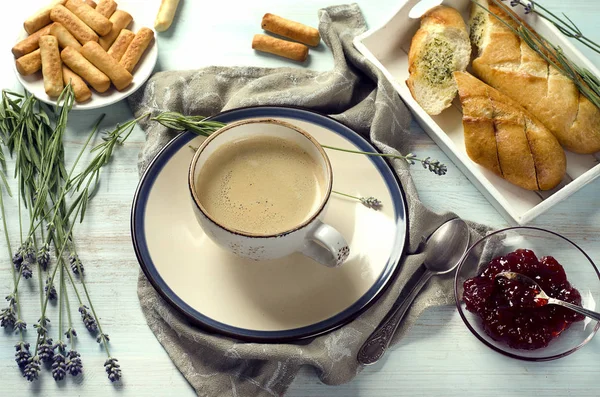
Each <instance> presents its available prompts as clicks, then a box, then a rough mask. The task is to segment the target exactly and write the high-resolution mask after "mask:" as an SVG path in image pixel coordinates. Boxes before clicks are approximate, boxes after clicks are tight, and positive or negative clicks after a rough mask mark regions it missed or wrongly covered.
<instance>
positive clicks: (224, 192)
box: [196, 136, 326, 235]
mask: <svg viewBox="0 0 600 397" xmlns="http://www.w3.org/2000/svg"><path fill="white" fill-rule="evenodd" d="M325 185H326V182H325V175H324V170H323V167H322V166H321V165H320V163H319V162H318V161H317V160H315V159H314V158H313V157H312V156H311V155H310V154H308V153H307V152H306V151H304V150H303V149H302V148H301V147H300V146H299V145H298V144H296V143H294V142H291V141H289V140H286V139H282V138H277V137H273V136H255V137H251V138H244V139H240V140H237V141H233V142H230V143H227V144H225V145H223V146H222V147H219V148H218V149H217V150H215V152H214V153H212V154H211V155H210V157H208V159H207V160H206V162H205V163H204V164H203V165H202V168H201V170H200V172H199V174H198V178H197V180H196V190H197V194H198V199H199V201H200V204H201V205H202V207H204V209H205V211H206V213H207V214H208V215H209V216H210V217H211V218H212V219H213V220H214V221H215V222H217V223H219V224H221V225H222V226H224V227H225V228H227V229H230V230H234V231H240V232H242V233H250V234H257V235H273V234H278V233H282V232H286V231H289V230H292V229H294V228H295V227H297V226H299V225H301V224H302V223H304V222H305V221H307V220H308V219H309V218H310V217H311V216H312V215H314V213H315V212H316V211H317V210H318V208H319V206H320V205H321V203H322V201H323V198H324V196H325V194H326V186H325Z"/></svg>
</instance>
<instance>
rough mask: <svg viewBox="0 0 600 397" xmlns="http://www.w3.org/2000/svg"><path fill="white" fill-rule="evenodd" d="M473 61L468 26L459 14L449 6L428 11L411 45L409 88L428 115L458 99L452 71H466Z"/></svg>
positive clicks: (439, 111) (438, 112) (438, 111)
mask: <svg viewBox="0 0 600 397" xmlns="http://www.w3.org/2000/svg"><path fill="white" fill-rule="evenodd" d="M470 58H471V45H470V43H469V35H468V33H467V27H466V25H465V22H464V21H463V19H462V17H461V15H460V14H459V13H458V11H456V10H455V9H454V8H451V7H446V6H437V7H434V8H432V9H431V10H429V11H427V13H425V14H424V15H423V17H422V18H421V27H420V28H419V30H417V32H416V33H415V35H414V36H413V38H412V42H411V44H410V51H409V53H408V71H409V73H410V75H409V77H408V79H407V80H406V85H407V86H408V89H409V90H410V92H411V94H412V96H413V98H415V100H416V101H417V102H418V103H419V105H421V107H422V108H423V109H424V110H425V111H426V112H427V113H428V114H431V115H436V114H440V113H441V112H442V110H444V109H446V108H447V107H449V106H450V104H451V103H452V100H453V99H454V97H455V96H456V83H455V82H454V80H453V78H452V72H454V71H457V70H459V71H464V70H465V69H466V68H467V65H468V64H469V60H470Z"/></svg>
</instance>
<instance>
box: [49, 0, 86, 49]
mask: <svg viewBox="0 0 600 397" xmlns="http://www.w3.org/2000/svg"><path fill="white" fill-rule="evenodd" d="M50 18H51V19H52V20H53V21H54V22H58V23H60V24H61V25H63V26H64V27H65V28H67V30H68V31H69V32H71V34H72V35H73V36H75V38H76V39H77V41H79V42H80V43H81V44H85V43H87V42H88V41H98V35H97V34H96V33H95V32H94V31H93V30H92V28H90V27H89V26H87V25H86V24H85V23H84V22H83V21H82V20H81V19H79V18H78V17H77V16H76V15H75V14H73V13H72V12H71V11H69V10H68V9H67V8H66V7H65V6H61V5H58V6H56V7H54V8H53V9H52V11H50Z"/></svg>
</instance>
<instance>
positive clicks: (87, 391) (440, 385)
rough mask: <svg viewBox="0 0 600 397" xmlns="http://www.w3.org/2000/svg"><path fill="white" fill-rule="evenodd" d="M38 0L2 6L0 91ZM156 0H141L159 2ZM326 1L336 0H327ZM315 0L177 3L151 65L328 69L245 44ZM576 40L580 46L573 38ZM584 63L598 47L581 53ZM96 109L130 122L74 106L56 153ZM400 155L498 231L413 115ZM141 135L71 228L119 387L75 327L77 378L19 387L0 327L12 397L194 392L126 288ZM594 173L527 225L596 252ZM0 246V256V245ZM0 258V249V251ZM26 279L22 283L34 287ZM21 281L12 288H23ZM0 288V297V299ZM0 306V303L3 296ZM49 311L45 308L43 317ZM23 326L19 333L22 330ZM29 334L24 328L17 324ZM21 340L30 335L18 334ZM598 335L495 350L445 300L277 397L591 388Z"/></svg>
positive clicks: (425, 196)
mask: <svg viewBox="0 0 600 397" xmlns="http://www.w3.org/2000/svg"><path fill="white" fill-rule="evenodd" d="M540 1H542V2H543V4H544V5H546V6H547V7H550V8H551V9H552V10H553V11H556V12H566V13H567V14H568V15H569V16H570V17H571V18H572V19H573V20H574V21H576V22H577V24H578V25H579V27H580V28H581V29H582V30H583V31H584V32H586V33H587V34H588V35H589V36H592V37H595V38H596V40H597V41H600V29H599V28H598V26H599V25H598V22H597V21H598V18H600V8H598V6H597V3H596V2H594V1H591V0H570V1H564V0H540ZM44 2H45V1H43V0H24V1H20V2H10V8H9V6H8V5H7V4H5V5H3V7H2V11H3V18H2V25H1V26H0V32H1V34H0V44H1V48H0V87H1V88H8V89H14V90H17V89H21V88H20V87H19V85H18V83H17V81H16V78H15V77H14V72H13V66H12V61H13V60H12V55H11V54H10V51H9V50H10V48H11V47H12V45H13V43H14V40H15V37H16V35H17V32H18V30H19V29H20V26H21V23H22V21H23V20H24V19H25V18H26V17H27V16H28V14H30V13H31V12H32V10H34V9H37V8H38V7H39V5H41V4H43V3H44ZM358 2H359V4H360V6H361V8H362V10H363V12H364V15H365V18H366V20H367V23H368V24H369V26H370V27H376V26H379V25H380V24H382V23H384V22H385V21H386V20H387V18H389V17H391V16H392V15H393V13H394V12H395V11H396V10H397V8H398V7H399V6H400V3H401V2H402V1H401V0H379V1H366V0H359V1H358ZM159 3H160V2H159V1H158V0H148V1H147V6H148V7H155V8H158V4H159ZM334 3H335V2H334ZM330 4H331V1H327V0H305V1H302V2H300V1H276V0H259V1H254V2H251V1H236V2H233V1H211V2H209V1H199V0H194V1H192V0H183V1H182V9H181V10H180V12H179V15H178V17H177V21H176V25H175V28H174V29H172V30H171V31H170V32H168V33H166V34H162V35H160V36H159V38H158V40H159V48H160V55H159V64H158V69H159V70H171V69H193V68H200V67H203V66H209V65H253V66H272V67H276V66H290V65H291V66H294V67H309V68H311V69H316V70H328V69H330V68H331V67H332V58H331V54H330V52H329V50H327V51H323V52H315V53H313V55H312V56H311V61H310V63H309V64H308V65H306V66H297V65H294V64H291V63H289V62H287V61H285V60H280V59H275V58H274V57H266V56H262V55H258V54H255V53H254V52H253V51H252V50H251V49H250V41H251V38H252V35H253V34H254V33H258V32H260V22H259V21H260V19H261V17H262V15H263V14H264V13H265V12H271V13H275V14H279V15H283V16H288V17H291V18H293V19H295V20H298V21H302V22H304V23H307V24H310V25H316V24H317V22H318V19H317V10H318V9H319V8H322V7H324V6H327V5H330ZM579 48H582V47H581V46H579ZM583 52H584V53H585V54H586V55H587V56H589V57H590V59H591V60H592V62H594V63H595V64H598V63H599V61H600V56H599V55H598V54H593V53H592V52H591V51H589V50H586V49H583ZM100 113H106V114H107V117H106V119H105V122H104V125H105V126H107V128H108V127H110V126H114V125H115V124H116V123H120V122H124V121H126V120H129V119H130V118H131V113H130V111H129V108H128V107H127V105H126V104H125V103H124V102H121V103H118V104H116V105H113V106H110V107H108V108H105V109H102V110H99V111H86V112H73V113H72V114H71V115H70V116H69V129H68V136H67V138H66V142H67V143H66V148H67V157H68V160H69V161H72V160H73V157H74V155H75V154H76V153H77V152H78V148H80V147H81V144H82V141H83V139H84V137H85V136H86V134H87V132H88V131H89V128H90V125H91V124H92V122H93V120H94V119H95V118H96V117H97V116H98V115H99V114H100ZM413 128H414V129H415V130H416V131H415V136H416V137H417V139H416V140H415V142H414V145H415V146H414V148H413V151H414V152H415V153H419V154H420V155H423V156H425V155H428V156H432V157H433V158H437V159H440V160H441V161H443V162H445V163H446V164H447V165H448V174H447V175H446V176H444V177H438V176H435V175H433V174H431V173H429V172H427V171H425V170H423V169H422V168H420V167H414V168H413V176H414V179H415V182H416V184H417V187H418V189H419V192H420V195H421V199H422V200H423V202H424V203H425V204H426V205H427V206H429V207H430V208H431V209H433V210H435V211H454V212H456V213H457V214H458V215H460V216H462V217H464V218H466V219H471V220H476V221H479V222H483V223H487V224H489V225H491V226H493V227H497V228H500V227H503V226H507V222H506V221H505V220H504V219H503V218H501V217H500V215H499V214H498V213H497V212H496V210H494V208H493V207H492V206H491V205H490V204H489V203H488V202H487V200H486V199H485V198H484V197H483V196H482V195H481V194H480V193H479V191H477V190H476V189H475V188H474V187H473V185H472V184H471V183H470V182H469V181H468V180H467V179H466V178H465V177H464V176H463V175H462V174H461V172H460V171H459V170H458V169H457V168H456V167H455V166H454V165H453V164H452V163H451V162H449V160H448V159H447V158H446V156H445V155H444V154H443V153H442V152H441V151H440V149H439V148H438V147H437V146H436V145H435V144H434V143H433V142H432V141H431V140H430V139H429V138H428V137H427V135H425V133H423V132H422V131H421V130H420V128H419V127H418V126H417V125H416V124H414V123H413ZM143 143H144V135H143V133H142V131H141V130H140V129H139V128H138V129H136V131H135V132H134V134H133V135H132V136H131V138H130V139H129V140H128V142H127V144H126V145H125V146H124V147H121V148H119V149H118V151H117V152H116V153H115V155H114V159H113V161H112V163H111V164H110V165H109V166H108V167H106V169H105V170H104V171H103V175H102V183H101V186H100V188H99V191H98V195H97V197H96V198H95V199H94V200H93V201H92V204H91V206H90V208H88V214H87V216H86V219H85V221H84V223H83V224H82V225H80V226H77V228H76V233H77V235H78V239H79V247H80V248H79V249H80V255H81V257H82V258H83V259H84V261H85V266H86V270H87V274H88V276H87V277H88V278H87V279H88V280H89V287H90V290H91V291H90V292H91V294H92V297H93V298H94V301H95V302H96V308H97V310H98V312H99V315H100V316H101V319H102V321H103V324H104V327H105V328H106V332H107V333H109V334H110V336H111V346H112V351H113V355H114V356H115V357H117V358H118V359H119V361H120V363H121V364H122V368H123V374H124V378H123V382H122V385H120V386H116V387H115V386H113V385H111V384H110V382H109V381H108V379H107V378H106V375H105V373H104V369H103V367H102V364H103V362H104V359H105V356H104V353H103V352H102V351H101V350H100V349H99V347H98V345H97V344H96V343H95V342H94V341H93V340H92V338H91V337H88V335H86V334H85V332H84V330H83V328H82V327H80V326H79V324H80V323H79V320H77V326H78V329H79V328H80V329H81V331H80V338H79V339H80V342H79V344H78V349H79V351H80V352H81V354H82V358H83V361H84V366H85V372H84V375H83V377H81V378H76V379H69V380H68V381H67V382H62V383H60V384H57V383H55V382H54V381H53V380H52V378H51V376H50V375H49V373H47V371H44V373H43V376H42V377H41V379H40V380H39V381H38V382H36V383H33V384H29V383H28V382H26V381H25V379H23V378H22V377H21V376H20V374H19V371H18V368H17V366H16V365H15V362H14V360H13V355H14V348H13V345H14V343H16V341H17V337H16V336H13V335H9V334H5V333H4V332H1V333H2V334H3V335H2V336H0V374H1V375H0V379H1V381H0V395H1V396H19V395H25V393H27V392H31V393H36V394H37V395H41V396H55V395H56V396H57V395H61V394H63V395H64V394H65V393H68V394H70V395H85V396H88V397H90V396H109V395H115V396H171V395H176V396H192V395H194V391H193V389H192V388H191V387H190V386H189V385H188V383H187V382H186V381H185V379H184V378H183V377H182V376H181V374H180V373H179V371H178V370H177V369H176V368H175V366H174V365H173V364H172V362H171V361H170V360H169V358H168V356H167V354H166V353H165V352H164V350H163V349H162V347H161V345H160V344H159V343H158V342H157V340H156V338H155V337H154V335H153V334H152V333H151V332H150V330H149V329H148V327H147V325H146V321H145V319H144V318H143V316H142V312H141V310H140V306H139V302H138V298H137V294H136V284H137V277H138V272H139V267H138V263H137V260H136V258H135V255H134V252H133V248H132V245H131V238H130V232H129V216H130V206H131V201H132V198H133V193H134V190H135V187H136V185H137V182H138V173H137V164H136V163H137V155H138V152H139V150H140V148H141V147H142V145H143ZM599 197H600V181H595V182H593V183H591V184H590V185H589V186H587V187H586V188H584V189H582V190H581V191H579V192H578V193H576V194H575V195H574V196H572V197H570V198H569V199H568V200H567V201H566V202H563V203H562V204H560V205H558V206H556V207H555V208H553V209H552V210H550V211H549V212H548V213H546V214H544V215H543V216H541V217H540V218H538V219H537V220H536V221H535V222H534V223H533V224H534V225H537V226H541V227H546V228H550V229H552V230H555V231H557V232H560V233H562V234H564V235H565V236H567V237H569V238H571V239H573V240H574V241H575V242H577V243H579V244H580V245H581V246H582V247H583V249H584V250H586V251H587V252H588V253H589V254H590V256H591V257H592V258H593V259H595V260H596V261H600V211H598V209H597V208H598V203H599V202H600V200H599ZM10 202H11V203H10V204H9V206H8V209H7V210H8V219H9V222H10V233H11V237H12V238H13V240H14V239H16V238H17V236H18V235H17V232H18V225H17V224H16V219H17V218H16V216H15V215H16V214H15V212H14V211H16V206H15V205H14V200H10ZM0 245H1V247H0V253H4V252H5V247H4V242H3V239H2V243H0ZM4 258H6V257H4ZM9 266H10V264H9V263H8V261H7V260H6V259H4V260H2V261H0V294H5V293H6V292H7V291H8V290H9V286H10V285H11V281H10V277H8V275H9V272H10V269H9ZM34 285H35V284H34ZM25 290H26V288H23V289H22V291H25ZM2 296H4V295H2ZM21 296H22V302H23V307H24V309H23V311H24V314H25V318H26V319H27V320H28V322H29V324H30V326H31V325H32V324H33V322H34V320H35V319H37V317H36V316H37V315H38V313H39V308H38V305H39V303H38V302H39V301H38V297H37V294H36V293H33V292H32V293H22V294H21ZM2 306H4V305H2ZM53 318H54V317H53ZM30 329H31V328H30ZM29 332H30V333H31V332H32V331H29ZM30 339H33V337H32V335H31V334H30ZM598 353H600V339H599V338H595V339H594V340H593V341H592V342H590V343H589V344H588V345H587V346H586V347H585V348H584V349H582V350H581V351H580V352H577V353H576V354H574V355H571V356H569V357H567V358H564V359H561V360H557V361H554V362H549V363H526V362H521V361H516V360H512V359H508V358H505V357H503V356H501V355H499V354H497V353H495V352H493V351H491V350H490V349H488V348H487V347H485V346H483V345H482V344H481V343H480V342H479V341H478V340H476V339H475V337H473V336H472V335H471V334H470V333H469V331H468V330H467V329H466V328H465V326H464V325H463V323H462V320H461V319H460V318H459V316H458V313H457V312H456V309H455V308H454V307H453V306H451V307H440V308H437V309H432V310H429V311H427V312H426V313H425V314H423V316H422V317H421V318H420V319H419V321H418V322H417V324H416V325H415V326H414V328H413V329H412V330H411V331H410V333H409V334H408V335H407V337H406V338H404V339H403V340H402V341H401V342H400V344H399V345H397V346H395V347H394V348H393V349H392V351H391V352H390V354H388V355H386V357H385V358H384V359H383V360H382V361H381V362H380V363H378V364H377V365H375V366H372V367H368V368H366V369H365V370H364V371H363V372H362V373H361V374H360V375H359V376H358V377H357V378H356V379H355V380H354V381H352V382H350V383H348V384H345V385H341V386H337V387H329V386H325V385H323V384H321V383H320V382H319V380H318V378H317V377H316V376H315V374H314V373H313V372H312V371H311V370H308V369H307V370H303V371H302V372H301V373H300V375H299V376H298V378H297V379H296V380H295V382H294V383H293V385H292V386H291V388H290V390H289V393H288V395H289V396H294V397H297V396H325V395H327V396H358V395H361V396H398V395H409V396H415V395H426V396H428V395H443V396H454V395H456V396H464V395H472V396H483V395H498V396H506V395H532V394H538V393H540V394H550V393H552V394H555V395H577V396H583V395H589V396H597V395H598V394H599V392H598V390H597V376H598V375H597V374H598V356H596V354H598Z"/></svg>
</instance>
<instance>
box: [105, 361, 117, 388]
mask: <svg viewBox="0 0 600 397" xmlns="http://www.w3.org/2000/svg"><path fill="white" fill-rule="evenodd" d="M117 361H119V360H117V359H116V358H112V357H109V358H108V360H106V361H105V362H104V369H105V370H106V373H107V374H108V379H110V381H111V382H115V381H118V380H119V379H121V366H120V365H119V364H117Z"/></svg>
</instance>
